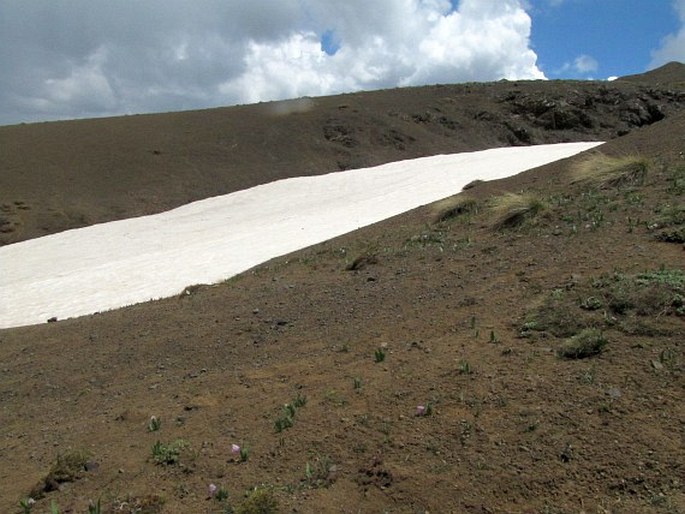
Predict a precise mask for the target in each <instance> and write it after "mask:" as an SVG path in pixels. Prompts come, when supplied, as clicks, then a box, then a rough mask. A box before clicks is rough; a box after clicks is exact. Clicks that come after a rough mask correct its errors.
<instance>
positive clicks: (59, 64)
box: [0, 0, 685, 125]
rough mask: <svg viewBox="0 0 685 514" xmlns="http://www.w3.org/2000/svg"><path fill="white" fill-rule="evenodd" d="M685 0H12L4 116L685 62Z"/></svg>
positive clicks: (6, 0) (2, 41)
mask: <svg viewBox="0 0 685 514" xmlns="http://www.w3.org/2000/svg"><path fill="white" fill-rule="evenodd" d="M684 26H685V0H373V1H372V2H370V1H368V0H344V1H343V0H251V1H249V2H247V1H245V0H203V1H202V2H191V1H189V0H122V1H117V2H113V1H111V0H70V1H68V2H56V1H54V0H21V1H17V0H0V69H2V71H3V72H2V73H1V74H0V125H6V124H12V123H20V122H32V121H46V120H56V119H71V118H87V117H101V116H113V115H122V114H134V113H145V112H166V111H177V110H185V109H198V108H208V107H215V106H223V105H235V104H244V103H253V102H260V101H269V100H279V99H285V98H296V97H302V96H321V95H330V94H336V93H343V92H353V91H363V90H373V89H381V88H391V87H402V86H416V85H423V84H436V83H458V82H466V81H492V80H499V79H502V78H507V79H511V80H526V79H559V78H573V79H589V78H593V79H599V80H606V79H608V78H609V77H612V76H620V75H626V74H634V73H641V72H644V71H646V70H648V69H652V68H654V67H656V66H659V65H661V64H665V63H666V62H668V61H671V60H679V61H685V28H684Z"/></svg>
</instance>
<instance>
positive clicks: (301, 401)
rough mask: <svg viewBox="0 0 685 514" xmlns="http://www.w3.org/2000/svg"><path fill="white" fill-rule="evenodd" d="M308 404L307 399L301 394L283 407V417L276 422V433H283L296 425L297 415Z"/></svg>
mask: <svg viewBox="0 0 685 514" xmlns="http://www.w3.org/2000/svg"><path fill="white" fill-rule="evenodd" d="M306 404H307V397H306V396H303V395H301V394H300V393H298V394H297V396H296V397H295V398H294V399H293V401H291V402H290V403H286V404H284V405H283V408H282V409H281V415H280V416H279V417H278V418H276V421H274V429H275V430H276V432H283V430H285V429H287V428H290V427H292V426H293V424H294V423H295V414H297V410H298V409H299V408H301V407H304V406H305V405H306Z"/></svg>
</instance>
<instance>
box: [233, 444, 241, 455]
mask: <svg viewBox="0 0 685 514" xmlns="http://www.w3.org/2000/svg"><path fill="white" fill-rule="evenodd" d="M231 453H232V454H233V455H240V446H238V445H237V444H232V445H231Z"/></svg>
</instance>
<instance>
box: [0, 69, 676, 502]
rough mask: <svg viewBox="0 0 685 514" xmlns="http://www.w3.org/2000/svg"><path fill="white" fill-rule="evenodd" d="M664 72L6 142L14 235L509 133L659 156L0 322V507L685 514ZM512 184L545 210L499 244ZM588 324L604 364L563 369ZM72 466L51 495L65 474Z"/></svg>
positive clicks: (560, 167)
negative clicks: (148, 295)
mask: <svg viewBox="0 0 685 514" xmlns="http://www.w3.org/2000/svg"><path fill="white" fill-rule="evenodd" d="M666 71H668V73H667V74H666V75H667V76H668V77H669V80H668V81H667V83H665V82H664V79H663V78H659V77H660V76H659V75H656V76H655V75H654V74H652V75H648V76H644V77H642V78H639V79H635V78H634V77H633V78H631V80H627V81H623V82H622V81H617V82H616V83H612V84H600V83H568V82H550V83H517V84H513V83H497V84H473V85H462V86H441V87H434V88H419V89H412V90H408V91H405V90H393V91H386V92H378V93H366V94H363V95H348V96H343V97H337V98H328V99H315V100H314V104H315V105H314V107H313V108H311V109H310V110H309V111H307V112H299V113H291V114H289V115H281V117H279V118H278V119H277V121H274V119H275V118H273V115H269V116H267V115H265V114H264V112H266V110H265V109H266V107H267V106H265V105H262V106H257V107H252V108H250V107H240V108H234V109H219V110H213V111H204V112H197V113H178V114H168V115H160V116H139V117H131V118H120V119H112V120H90V121H83V122H70V123H55V124H41V125H26V126H17V127H4V128H0V144H1V145H2V147H3V163H2V166H3V168H2V173H1V174H0V176H1V177H2V181H3V182H2V184H0V195H3V199H2V201H3V202H4V207H3V208H4V209H5V215H6V216H8V217H11V216H13V217H12V218H11V219H12V220H19V221H18V222H17V223H16V225H11V226H12V227H16V229H13V231H10V230H9V225H8V230H7V232H5V236H6V238H7V239H5V240H4V241H5V242H6V243H7V242H11V240H12V238H14V240H20V239H25V238H28V237H34V236H36V235H39V234H40V233H41V232H42V231H43V232H45V233H49V232H54V231H56V230H60V229H63V228H70V227H73V226H77V225H80V224H87V223H91V222H95V221H102V220H106V219H113V218H116V217H120V216H129V215H133V214H143V213H145V212H154V211H156V210H159V209H165V208H169V207H170V206H173V205H177V204H180V203H183V202H186V201H188V200H191V199H196V198H199V197H202V196H203V195H211V194H219V193H221V192H226V191H229V190H232V189H233V188H240V187H246V186H248V185H252V184H254V183H259V182H265V181H268V180H273V179H275V178H278V177H283V176H288V175H289V174H293V173H295V172H296V171H297V169H298V168H297V167H298V166H302V169H303V170H304V172H305V173H317V172H321V171H322V170H330V169H331V167H334V168H336V169H337V168H344V167H349V166H358V165H362V164H375V163H378V162H382V161H385V160H392V159H397V158H401V157H407V158H408V157H415V156H417V155H425V154H428V153H434V152H446V151H460V150H465V149H477V148H484V147H488V146H497V145H500V146H501V145H505V144H519V143H522V142H523V141H522V140H521V138H520V137H517V136H516V133H518V134H519V136H523V135H524V134H526V133H527V134H528V135H529V136H530V139H529V141H527V142H528V143H540V142H556V141H570V140H582V139H603V138H606V139H609V138H611V137H614V136H617V134H618V133H619V132H621V133H625V135H623V136H622V137H618V138H615V139H612V140H611V141H610V142H608V143H607V144H605V145H603V146H602V147H600V148H599V149H598V150H599V151H601V152H602V153H604V154H606V155H609V156H625V155H640V156H644V157H648V158H649V159H650V160H651V165H650V168H649V170H648V172H647V175H646V177H645V178H644V181H634V182H628V183H622V184H619V185H613V186H605V187H602V186H598V185H592V184H589V185H588V184H584V183H579V182H574V179H573V169H574V165H575V163H577V162H578V161H579V160H581V159H583V158H584V156H579V157H576V158H573V159H568V160H565V161H561V162H559V163H555V164H552V165H549V166H545V167H542V168H538V169H535V170H531V171H529V172H526V173H523V174H521V175H519V176H517V177H513V178H510V179H507V180H503V181H496V182H486V183H482V184H478V185H476V186H475V187H473V188H470V189H468V190H467V191H466V192H464V193H462V197H463V196H467V195H468V197H469V198H471V199H472V200H474V201H473V202H466V203H464V204H463V205H466V206H467V207H464V208H463V209H456V211H455V212H454V213H453V215H452V216H448V217H446V218H445V217H444V216H441V214H444V212H445V207H444V206H443V207H437V206H435V205H433V206H426V207H422V208H420V209H417V210H415V211H412V212H410V213H407V214H405V215H402V216H398V217H395V218H393V219H390V220H387V221H385V222H383V223H379V224H377V225H374V226H371V227H367V228H364V229H362V230H359V231H357V232H354V233H351V234H348V235H346V236H343V237H340V238H336V239H334V240H331V241H328V242H326V243H323V244H321V245H317V246H315V247H311V248H308V249H305V250H302V251H300V252H297V253H294V254H291V255H288V256H285V257H282V258H279V259H275V260H273V261H270V262H268V263H265V264H263V265H261V266H258V267H257V268H255V269H253V270H251V271H250V272H248V273H245V274H243V275H240V276H238V277H235V278H232V279H230V280H228V281H227V282H226V283H223V284H220V285H216V286H198V287H194V288H190V289H189V290H187V291H186V292H185V293H184V294H182V295H180V296H179V297H177V298H171V299H167V300H163V301H158V302H151V303H147V304H140V305H136V306H132V307H128V308H125V309H120V310H117V311H112V312H108V313H102V314H97V315H94V316H89V317H83V318H77V319H72V320H64V321H59V322H57V323H49V324H47V323H46V324H44V325H40V326H34V327H24V328H17V329H10V330H3V331H0V462H2V466H0V511H1V512H9V513H14V512H21V509H20V507H19V501H20V500H21V499H22V498H26V497H28V496H29V495H30V494H33V495H34V496H36V497H40V498H38V499H37V503H36V505H35V507H34V512H40V513H43V512H48V511H49V508H50V503H51V502H55V504H56V505H58V506H59V508H60V512H63V513H67V512H74V513H81V512H87V505H88V502H89V501H90V500H94V501H95V500H97V499H100V500H101V505H102V511H103V512H107V513H120V512H126V513H129V512H169V513H195V512H197V513H204V512H211V513H214V512H217V513H219V512H231V509H240V508H241V505H242V506H244V504H245V502H246V497H247V495H248V494H249V493H248V492H249V491H252V490H254V488H255V487H256V488H260V489H258V490H259V491H262V492H261V493H260V494H266V495H271V497H272V498H273V499H274V500H275V502H276V503H277V504H278V509H279V510H278V511H279V512H305V513H308V512H312V513H317V512H345V513H347V512H350V513H352V512H355V513H356V512H369V513H375V512H401V513H404V512H406V513H413V512H455V513H500V512H501V513H577V512H587V513H609V512H610V513H626V514H629V513H651V512H658V513H669V514H671V513H681V512H685V492H684V491H685V487H684V482H683V481H684V480H685V445H684V444H683V442H684V440H685V437H684V436H685V429H684V427H685V402H683V398H684V397H685V396H684V395H685V379H684V375H683V372H684V371H685V369H684V365H685V360H684V354H683V349H684V348H683V341H684V340H685V339H684V337H685V325H684V324H683V320H684V317H683V305H682V302H683V298H682V296H683V290H682V289H683V287H684V286H683V284H682V278H683V273H685V266H684V263H685V261H684V259H683V257H684V256H685V253H684V251H683V250H684V247H683V242H682V240H680V241H679V240H678V237H677V235H678V233H681V234H682V230H683V225H684V220H683V213H685V206H684V205H683V198H684V194H685V157H684V153H683V152H685V114H683V113H680V111H681V108H682V99H683V95H684V94H685V93H684V92H683V89H682V88H678V87H677V83H678V81H679V80H682V75H680V76H676V77H675V78H673V76H672V75H673V70H672V69H670V68H669V69H667V70H666ZM676 75H677V74H676ZM603 91H604V92H603ZM470 95H471V96H470ZM603 95H604V96H606V95H619V96H620V95H627V96H626V97H625V98H624V99H623V100H619V96H615V99H616V100H615V101H613V102H612V103H606V104H605V103H601V102H599V101H598V100H597V98H600V97H602V96H603ZM630 95H634V96H630ZM510 97H511V98H510ZM581 98H582V99H583V100H582V101H583V102H584V104H583V105H584V107H582V108H581V107H580V106H576V103H575V102H576V99H578V100H577V101H580V100H579V99H581ZM588 98H595V100H593V102H594V103H593V102H590V104H592V105H589V104H588V103H587V102H588V100H587V99H588ZM550 99H553V103H554V106H553V107H549V108H547V110H544V111H543V110H541V111H540V112H538V111H535V110H531V109H532V107H530V106H531V105H533V106H534V105H538V102H543V100H544V101H552V100H550ZM631 102H635V103H634V106H635V108H634V109H632V108H631V109H632V111H631V110H630V109H628V107H626V106H627V105H633V104H632V103H631ZM519 104H523V105H524V106H526V107H525V108H524V107H519ZM638 104H639V105H640V106H642V107H644V111H642V110H640V108H638ZM650 105H652V106H653V107H651V108H650V107H649V106H650ZM657 108H658V110H659V112H661V113H662V114H663V115H664V118H663V119H660V120H658V121H657V120H655V119H652V118H645V120H647V121H644V120H643V121H638V118H639V117H640V116H641V115H643V116H647V117H648V116H649V113H650V112H652V114H653V115H654V116H656V115H655V114H654V113H656V111H655V109H657ZM436 109H440V110H436ZM521 109H522V110H521ZM540 109H542V108H540ZM650 109H651V111H650ZM550 111H551V114H550ZM391 112H392V113H396V114H391ZM631 112H632V114H635V116H637V117H638V118H634V117H632V116H629V115H628V113H631ZM479 113H484V114H479ZM536 113H537V114H536ZM573 113H575V114H573ZM640 113H642V114H640ZM645 113H646V114H645ZM414 115H419V118H414ZM424 115H425V118H426V119H425V121H422V119H421V118H420V116H424ZM442 116H445V119H447V120H451V122H453V123H455V124H456V125H455V127H457V128H450V126H448V125H449V123H447V121H444V120H443V121H441V120H442ZM564 116H567V117H573V116H575V117H576V118H578V119H580V118H582V117H583V116H587V117H589V118H590V120H591V123H590V122H588V123H581V124H580V125H574V126H570V127H569V128H560V126H559V124H560V123H561V120H563V119H566V118H564ZM654 116H653V117H654ZM657 117H658V116H657ZM487 118H490V119H489V120H488V121H487V122H483V121H482V119H487ZM268 120H271V122H270V123H271V125H269V122H268ZM552 121H553V122H554V125H550V123H552ZM223 124H226V125H223ZM640 124H641V125H642V126H641V127H640V126H638V125H640ZM514 125H515V126H518V127H523V128H525V132H522V131H518V132H517V131H514V130H512V129H511V127H512V126H514ZM586 125H589V126H586ZM219 127H228V128H226V129H225V131H224V129H219ZM241 127H242V130H241ZM257 127H259V130H260V131H262V133H261V134H258V133H256V132H255V130H256V128H257ZM327 127H328V128H327ZM392 130H395V131H396V132H397V134H400V135H401V139H402V140H401V141H399V140H398V139H392V136H391V135H390V134H394V133H393V132H391V131H392ZM104 134H109V135H110V139H109V141H105V140H104V139H103V138H104ZM374 134H375V135H376V136H377V137H376V138H375V139H374V137H373V135H374ZM212 135H213V136H212ZM398 137H400V136H398ZM89 138H92V139H89ZM222 138H223V139H222ZM388 138H390V140H388ZM393 141H394V142H393ZM9 142H11V144H9ZM67 142H68V143H69V144H70V145H72V146H71V148H66V147H65V146H64V145H65V144H66V143H67ZM260 144H261V145H263V151H262V152H257V154H258V155H256V156H254V155H253V153H254V152H253V151H254V150H255V149H256V148H259V145H260ZM232 145H235V146H232ZM224 146H225V147H226V148H228V147H230V148H233V150H231V152H234V153H231V154H230V155H233V156H234V157H233V158H228V157H227V155H229V154H228V153H222V152H223V151H222V150H221V148H223V147H224ZM5 148H9V150H8V153H7V155H8V157H7V158H6V159H5V157H4V150H5ZM108 149H109V151H111V152H112V153H111V155H108V153H107V152H108ZM248 150H249V151H248ZM155 152H158V153H155ZM181 156H183V158H181ZM184 159H185V160H184ZM240 159H244V161H240ZM250 159H252V160H250ZM70 163H71V164H73V167H70ZM250 166H254V170H255V171H254V174H252V173H250V172H249V171H250ZM148 169H149V170H150V171H149V174H148V171H147V170H148ZM106 170H110V173H108V172H107V171H106ZM42 173H43V174H44V175H42ZM41 177H42V178H44V180H42V179H41ZM506 192H513V193H520V192H525V193H528V194H530V195H531V196H533V197H534V198H536V199H538V200H540V202H541V204H542V206H543V207H542V208H541V209H540V210H539V211H538V212H537V213H536V214H531V215H530V216H528V217H527V218H524V219H523V221H522V222H521V223H520V224H519V225H516V226H508V225H505V226H504V227H503V228H501V229H499V230H496V229H494V228H493V227H494V225H495V222H496V217H497V215H498V214H497V212H496V211H495V209H494V207H493V202H494V199H496V198H498V197H500V196H501V195H503V194H504V193H506ZM454 193H457V192H454ZM458 198H461V197H458ZM15 202H23V203H15ZM60 206H68V207H60ZM27 207H28V208H27ZM58 208H62V209H63V210H62V214H59V215H58V214H57V213H56V212H53V211H51V210H50V209H58ZM439 209H442V210H440V211H439ZM67 213H71V214H72V215H67ZM441 218H445V219H441ZM12 223H14V221H12ZM679 231H680V232H679ZM665 234H666V235H668V234H674V237H673V238H670V239H669V238H668V237H666V236H665ZM586 328H593V329H596V330H598V331H599V332H601V334H602V335H603V337H605V338H606V341H607V343H606V346H604V348H603V349H602V350H601V352H600V353H598V354H596V355H593V356H590V357H587V358H583V359H563V358H560V357H559V356H558V353H557V351H558V350H559V349H560V348H561V347H562V346H564V345H567V344H573V343H574V341H575V340H574V339H572V337H573V336H574V335H578V334H579V333H581V332H582V331H583V330H584V329H586ZM381 359H382V360H381ZM377 361H378V362H377ZM298 398H299V399H306V403H304V405H299V406H297V407H296V406H292V407H291V408H290V410H288V409H287V408H285V407H284V404H291V405H292V404H293V403H297V400H298ZM418 406H423V407H425V408H427V410H429V412H428V413H426V412H425V411H424V414H423V415H417V407H418ZM151 416H156V417H157V418H159V420H161V424H160V427H159V430H156V431H149V429H148V425H149V423H150V417H151ZM277 425H278V427H277ZM287 425H291V426H287ZM278 428H280V429H281V430H280V431H279V430H278ZM177 440H183V441H184V442H185V444H186V446H185V447H183V448H182V449H181V450H180V451H179V454H178V460H176V459H175V457H174V456H173V455H172V456H171V458H169V459H168V460H169V461H173V462H168V463H157V462H155V459H154V457H153V447H154V445H155V443H157V442H158V441H159V442H160V443H162V444H164V445H167V444H173V442H174V441H177ZM232 444H239V445H241V446H242V447H243V448H248V449H249V455H248V456H247V460H245V461H240V458H239V456H237V455H234V454H232V452H231V445H232ZM158 449H159V446H158ZM83 455H85V457H83V460H82V462H80V461H78V459H77V463H76V466H75V468H76V470H75V472H74V473H73V474H71V475H70V476H67V477H66V478H65V479H64V480H62V479H61V478H60V479H59V480H58V478H59V476H62V477H64V474H62V475H59V473H56V472H55V469H54V467H53V466H54V465H55V463H56V462H57V461H58V457H59V458H60V459H61V462H64V459H65V458H66V457H69V456H71V457H74V456H76V457H79V456H83ZM169 455H171V454H169V453H167V456H169ZM158 456H159V453H158ZM51 469H52V470H53V473H52V474H50V472H51ZM48 475H50V476H48ZM46 477H48V480H46ZM210 483H213V484H216V485H217V486H219V487H224V488H225V490H226V491H227V492H228V498H227V499H225V500H222V501H219V500H217V499H216V498H213V499H209V498H208V493H207V488H208V485H209V484H210ZM264 491H266V492H264ZM41 496H42V497H41ZM253 499H254V498H253ZM237 511H238V512H240V510H237ZM243 512H259V511H256V510H255V511H250V510H246V509H243Z"/></svg>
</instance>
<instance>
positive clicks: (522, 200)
mask: <svg viewBox="0 0 685 514" xmlns="http://www.w3.org/2000/svg"><path fill="white" fill-rule="evenodd" d="M493 209H494V212H495V220H494V222H493V228H495V229H496V230H501V229H505V228H516V227H518V226H520V225H521V224H523V222H524V221H526V220H527V219H530V218H532V217H534V216H536V215H537V214H539V213H540V212H542V211H543V210H544V209H545V204H544V202H543V201H542V200H541V199H540V198H539V197H538V196H536V195H533V194H530V193H527V194H518V193H506V194H504V195H502V196H499V197H497V198H495V199H494V200H493Z"/></svg>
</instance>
